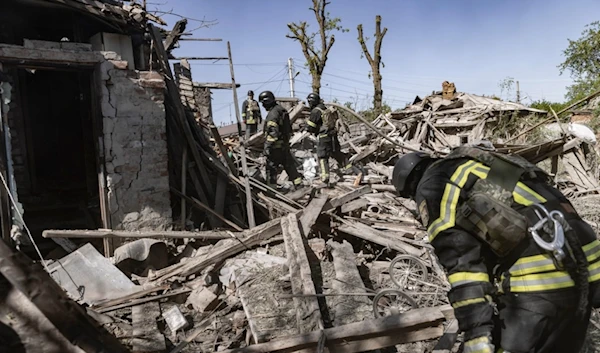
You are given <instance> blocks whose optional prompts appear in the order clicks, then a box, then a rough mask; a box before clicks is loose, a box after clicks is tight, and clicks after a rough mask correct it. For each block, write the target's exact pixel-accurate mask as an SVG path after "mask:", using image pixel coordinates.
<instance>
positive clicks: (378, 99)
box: [356, 15, 388, 115]
mask: <svg viewBox="0 0 600 353" xmlns="http://www.w3.org/2000/svg"><path fill="white" fill-rule="evenodd" d="M356 29H357V30H358V42H359V43H360V46H361V48H362V51H363V55H364V57H365V58H367V61H368V62H369V65H371V73H370V74H369V76H370V77H371V78H372V79H373V88H374V93H373V108H374V112H375V114H376V115H379V114H381V111H382V107H383V89H382V88H381V79H382V77H381V70H380V68H381V66H383V67H385V65H384V64H383V62H381V42H382V41H383V37H384V36H385V34H386V33H387V30H388V29H387V28H384V29H383V31H382V30H381V16H379V15H377V16H376V17H375V45H374V48H373V49H374V51H373V56H371V54H370V53H369V49H368V48H367V43H366V40H368V38H367V39H365V37H364V36H363V26H362V24H359V25H358V26H357V27H356Z"/></svg>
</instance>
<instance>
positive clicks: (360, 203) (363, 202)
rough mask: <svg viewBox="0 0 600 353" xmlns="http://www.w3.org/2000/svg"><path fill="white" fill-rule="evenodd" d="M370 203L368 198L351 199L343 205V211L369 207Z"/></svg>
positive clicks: (347, 211) (348, 211)
mask: <svg viewBox="0 0 600 353" xmlns="http://www.w3.org/2000/svg"><path fill="white" fill-rule="evenodd" d="M368 204H369V200H367V199H356V200H353V201H350V202H348V203H346V204H344V205H342V209H341V211H342V213H350V212H352V211H356V210H360V209H362V208H365V207H367V205H368Z"/></svg>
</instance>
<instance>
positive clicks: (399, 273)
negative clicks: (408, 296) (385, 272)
mask: <svg viewBox="0 0 600 353" xmlns="http://www.w3.org/2000/svg"><path fill="white" fill-rule="evenodd" d="M389 272H390V279H391V280H392V282H393V283H394V284H395V285H396V287H398V288H400V289H411V290H414V287H415V286H416V285H417V284H418V282H427V275H428V272H427V266H425V264H424V263H423V261H421V260H420V259H419V258H417V257H414V256H412V255H406V254H403V255H398V256H396V258H395V259H394V260H392V262H391V263H390V268H389Z"/></svg>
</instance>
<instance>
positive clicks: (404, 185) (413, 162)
mask: <svg viewBox="0 0 600 353" xmlns="http://www.w3.org/2000/svg"><path fill="white" fill-rule="evenodd" d="M430 161H431V156H430V155H429V154H427V153H425V152H412V153H408V154H405V155H404V156H402V157H400V158H399V159H398V161H397V162H396V165H395V166H394V171H393V172H392V184H393V185H394V187H395V188H396V191H398V194H399V195H400V196H402V197H414V194H415V192H416V187H417V184H418V181H419V180H418V179H420V178H421V176H422V171H423V170H424V169H425V167H426V166H427V164H429V163H428V162H430ZM419 172H420V173H419ZM415 178H418V179H417V180H415Z"/></svg>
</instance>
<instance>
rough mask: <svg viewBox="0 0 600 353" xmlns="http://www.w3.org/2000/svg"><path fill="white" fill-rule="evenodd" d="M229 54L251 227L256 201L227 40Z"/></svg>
mask: <svg viewBox="0 0 600 353" xmlns="http://www.w3.org/2000/svg"><path fill="white" fill-rule="evenodd" d="M227 54H228V58H227V59H229V71H230V72H231V87H232V88H233V105H234V107H235V118H236V120H237V123H238V134H239V136H238V138H239V139H240V157H241V159H242V173H243V174H244V175H243V178H244V179H243V180H244V188H245V189H246V212H247V213H248V225H249V226H250V228H254V226H256V220H255V219H254V203H253V202H252V187H251V186H250V179H249V178H250V175H248V174H249V173H248V161H247V160H246V139H245V134H242V121H241V118H240V107H239V104H238V95H237V89H236V87H237V86H236V83H235V74H234V70H233V58H232V57H231V44H230V43H229V42H227Z"/></svg>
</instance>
